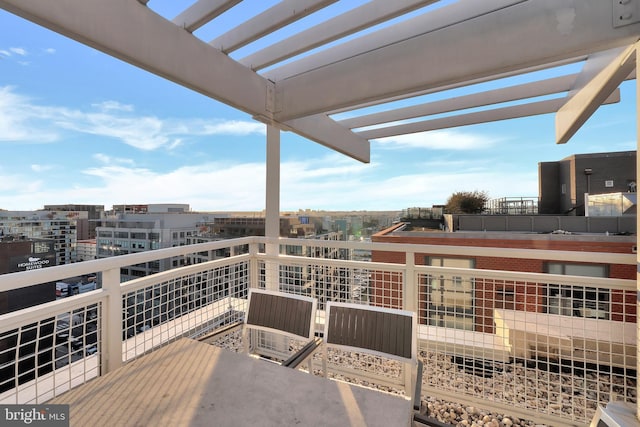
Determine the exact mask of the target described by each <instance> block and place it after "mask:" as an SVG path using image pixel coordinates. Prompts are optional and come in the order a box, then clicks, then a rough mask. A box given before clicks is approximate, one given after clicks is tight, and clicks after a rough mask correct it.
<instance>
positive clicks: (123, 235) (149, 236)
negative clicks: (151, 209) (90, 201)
mask: <svg viewBox="0 0 640 427" xmlns="http://www.w3.org/2000/svg"><path fill="white" fill-rule="evenodd" d="M200 220H201V215H197V214H190V213H168V212H165V213H147V214H116V215H111V216H107V217H105V218H103V219H102V220H101V221H100V224H99V226H98V227H97V228H96V232H97V234H98V237H97V239H96V257H97V258H108V257H111V256H117V255H125V254H130V253H138V252H145V251H149V250H155V249H163V248H171V247H175V246H184V245H186V244H187V238H188V237H190V236H192V235H195V234H196V232H197V229H198V225H197V224H198V221H200ZM183 265H186V260H185V259H184V258H183V257H178V258H172V259H165V260H159V261H153V262H148V263H143V264H139V265H134V266H131V267H130V268H127V269H123V270H122V271H121V275H122V277H123V278H127V279H134V278H136V277H144V276H147V275H149V274H153V273H158V272H160V271H166V270H169V269H171V268H175V267H180V266H183Z"/></svg>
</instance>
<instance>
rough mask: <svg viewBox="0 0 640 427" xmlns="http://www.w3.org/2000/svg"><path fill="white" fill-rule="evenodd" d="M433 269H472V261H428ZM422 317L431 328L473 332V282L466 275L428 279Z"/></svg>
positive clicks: (429, 277) (439, 276) (451, 259)
mask: <svg viewBox="0 0 640 427" xmlns="http://www.w3.org/2000/svg"><path fill="white" fill-rule="evenodd" d="M426 264H427V265H431V266H435V267H450V268H475V260H473V259H466V258H444V257H427V258H426ZM425 293H426V299H427V307H426V313H425V317H426V319H427V323H428V324H429V325H432V326H444V327H447V328H456V329H466V330H473V327H474V326H473V321H474V317H473V311H474V310H473V293H474V283H473V278H472V277H471V276H469V275H447V274H442V275H429V276H428V277H427V283H426V292H425Z"/></svg>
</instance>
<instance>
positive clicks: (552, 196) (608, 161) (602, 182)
mask: <svg viewBox="0 0 640 427" xmlns="http://www.w3.org/2000/svg"><path fill="white" fill-rule="evenodd" d="M636 184H637V183H636V152H635V151H620V152H610V153H590V154H574V155H572V156H569V157H566V158H564V159H562V160H559V161H555V162H541V163H539V164H538V187H539V190H538V193H539V198H540V201H539V206H538V209H539V213H540V214H553V215H565V214H570V215H578V216H580V215H584V214H585V194H605V193H620V192H635V189H636Z"/></svg>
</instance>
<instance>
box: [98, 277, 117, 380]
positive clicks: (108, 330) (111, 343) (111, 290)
mask: <svg viewBox="0 0 640 427" xmlns="http://www.w3.org/2000/svg"><path fill="white" fill-rule="evenodd" d="M102 289H103V290H104V291H105V292H106V293H107V302H106V303H105V305H104V306H103V307H102V349H101V365H102V366H101V367H102V369H101V372H100V375H104V374H106V373H108V372H111V371H114V370H116V369H118V368H119V367H121V366H122V292H121V291H120V268H112V269H110V270H105V271H103V272H102Z"/></svg>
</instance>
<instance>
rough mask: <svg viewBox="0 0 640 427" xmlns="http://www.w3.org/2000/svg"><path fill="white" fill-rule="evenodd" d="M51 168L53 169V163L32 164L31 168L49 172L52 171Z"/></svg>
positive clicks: (35, 170)
mask: <svg viewBox="0 0 640 427" xmlns="http://www.w3.org/2000/svg"><path fill="white" fill-rule="evenodd" d="M51 169H53V166H52V165H39V164H32V165H31V170H32V171H34V172H47V171H50V170H51Z"/></svg>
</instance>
